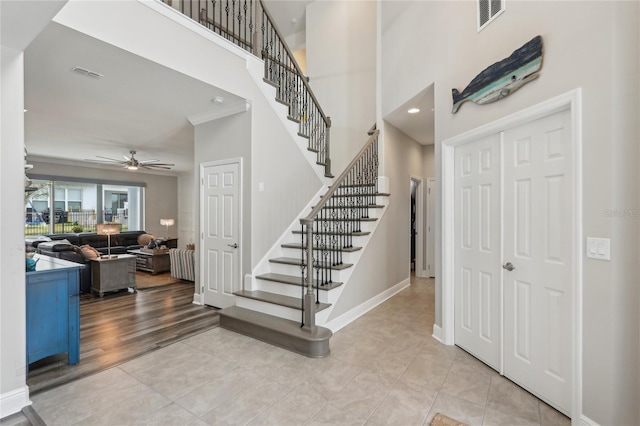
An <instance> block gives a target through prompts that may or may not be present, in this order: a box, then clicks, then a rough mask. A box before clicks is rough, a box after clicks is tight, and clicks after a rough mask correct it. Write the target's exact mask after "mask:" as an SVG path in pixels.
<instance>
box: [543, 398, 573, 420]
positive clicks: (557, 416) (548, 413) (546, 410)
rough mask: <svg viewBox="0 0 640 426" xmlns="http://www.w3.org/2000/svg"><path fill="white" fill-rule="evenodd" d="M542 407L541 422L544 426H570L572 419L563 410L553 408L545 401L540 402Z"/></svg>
mask: <svg viewBox="0 0 640 426" xmlns="http://www.w3.org/2000/svg"><path fill="white" fill-rule="evenodd" d="M539 408H540V424H541V425H542V426H570V425H571V419H570V418H569V417H567V416H565V415H564V414H562V413H561V412H559V411H557V410H556V409H555V408H552V407H550V406H548V405H547V404H545V403H544V402H542V401H540V402H539Z"/></svg>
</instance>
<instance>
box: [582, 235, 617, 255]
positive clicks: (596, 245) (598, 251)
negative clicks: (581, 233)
mask: <svg viewBox="0 0 640 426" xmlns="http://www.w3.org/2000/svg"><path fill="white" fill-rule="evenodd" d="M587 257H588V258H590V259H600V260H611V240H610V239H609V238H593V237H587Z"/></svg>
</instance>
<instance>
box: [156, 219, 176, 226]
mask: <svg viewBox="0 0 640 426" xmlns="http://www.w3.org/2000/svg"><path fill="white" fill-rule="evenodd" d="M175 223H176V221H175V219H160V225H162V226H173V225H174V224H175Z"/></svg>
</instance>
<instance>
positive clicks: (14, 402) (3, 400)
mask: <svg viewBox="0 0 640 426" xmlns="http://www.w3.org/2000/svg"><path fill="white" fill-rule="evenodd" d="M27 405H31V401H30V400H29V387H28V386H23V387H21V388H18V389H14V390H12V391H9V392H5V393H3V394H0V418H2V419H3V418H5V417H7V416H10V415H12V414H15V413H17V412H19V411H20V410H22V409H23V408H24V407H26V406H27Z"/></svg>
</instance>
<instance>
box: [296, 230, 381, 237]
mask: <svg viewBox="0 0 640 426" xmlns="http://www.w3.org/2000/svg"><path fill="white" fill-rule="evenodd" d="M293 233H294V234H302V231H301V230H299V229H295V230H293ZM313 233H314V234H320V235H342V234H344V233H343V232H315V231H314V232H313ZM370 234H371V232H369V231H354V232H352V233H351V234H349V235H351V236H352V237H364V236H365V235H370Z"/></svg>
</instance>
